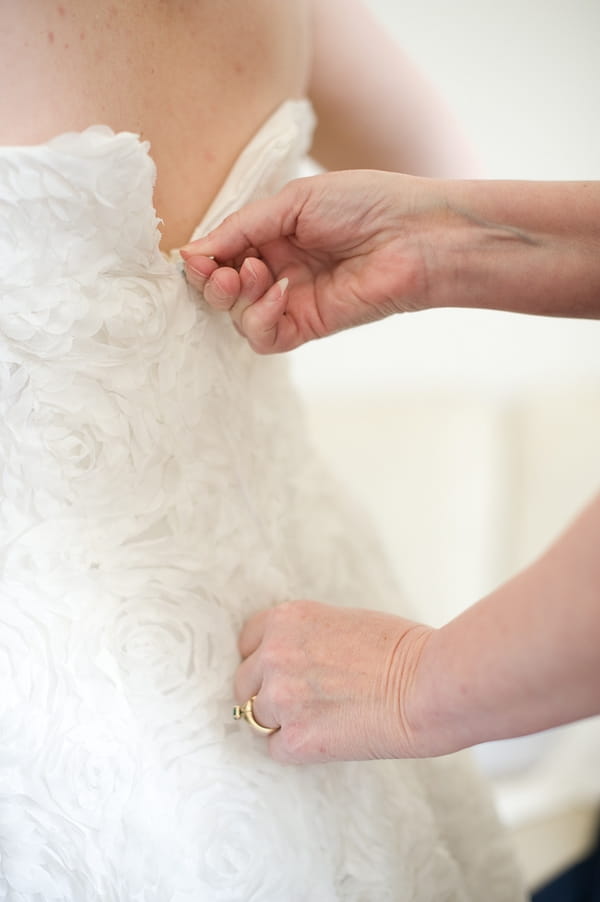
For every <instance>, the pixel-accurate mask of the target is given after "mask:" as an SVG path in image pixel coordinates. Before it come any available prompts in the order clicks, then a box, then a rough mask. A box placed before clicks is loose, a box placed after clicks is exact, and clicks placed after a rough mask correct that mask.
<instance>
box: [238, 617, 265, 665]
mask: <svg viewBox="0 0 600 902" xmlns="http://www.w3.org/2000/svg"><path fill="white" fill-rule="evenodd" d="M268 614H269V610H268V609H267V610H266V611H259V612H258V614H253V616H252V617H250V619H249V620H247V621H246V623H245V624H244V626H243V627H242V631H241V633H240V635H239V639H238V648H239V650H240V654H241V656H242V658H247V657H248V656H249V655H251V654H252V652H253V651H256V649H257V648H258V646H259V645H260V643H261V642H262V637H263V635H264V632H265V621H266V619H267V616H268Z"/></svg>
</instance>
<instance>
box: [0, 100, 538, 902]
mask: <svg viewBox="0 0 600 902" xmlns="http://www.w3.org/2000/svg"><path fill="white" fill-rule="evenodd" d="M311 127H312V113H311V110H310V108H309V106H308V104H307V103H305V102H303V101H296V102H291V101H290V102H287V103H285V104H284V105H283V106H282V107H280V108H279V110H277V111H276V112H275V113H274V115H273V116H272V117H271V118H270V119H269V120H268V121H267V122H266V123H265V124H264V126H263V127H262V128H261V129H260V130H259V132H258V133H257V135H256V137H255V138H254V139H253V140H252V141H251V142H250V144H249V145H248V147H247V148H246V150H245V151H244V152H243V153H242V155H241V157H240V158H239V160H238V162H237V163H236V165H235V167H234V168H233V170H232V172H231V174H230V176H229V178H228V180H227V182H226V184H225V185H224V187H223V189H222V190H221V192H220V193H219V195H218V197H217V198H216V200H215V202H214V204H213V206H212V208H211V210H210V211H209V213H208V215H207V217H206V218H205V220H204V222H203V223H202V224H201V225H200V226H199V228H198V230H197V232H196V234H200V233H202V232H204V231H206V230H207V229H208V228H209V227H210V226H211V225H212V224H216V222H217V221H219V220H220V219H221V218H222V217H223V216H224V215H226V214H227V213H228V212H229V211H231V210H232V209H234V208H235V207H238V206H239V205H241V204H242V203H244V202H245V201H247V200H248V199H250V198H251V197H255V196H259V195H261V194H265V193H268V192H273V191H275V190H276V189H277V188H278V187H279V186H280V185H281V184H282V183H283V182H285V181H286V180H287V179H289V178H290V177H292V176H293V175H294V174H295V172H296V170H297V168H298V164H299V161H300V160H301V158H302V157H303V154H304V153H305V152H306V148H307V145H308V141H309V137H310V132H311ZM154 178H155V167H154V164H153V162H152V159H151V157H150V155H149V147H148V144H147V143H144V142H141V141H140V140H139V138H138V137H137V136H136V135H134V134H131V133H119V134H114V133H113V132H112V131H111V130H110V129H108V128H106V127H93V128H90V129H87V130H86V131H84V132H80V133H73V134H65V135H61V136H59V137H57V138H55V139H54V140H51V141H49V142H47V143H45V144H41V145H37V146H32V147H4V148H2V149H0V294H1V298H0V377H1V388H0V391H1V394H0V397H1V405H2V409H1V415H0V437H1V438H0V461H1V463H0V466H1V502H0V512H1V513H0V529H1V539H0V555H1V571H0V899H2V900H8V902H192V900H193V902H213V900H215V902H216V900H220V902H301V900H303V902H309V900H310V902H333V900H336V902H337V900H343V902H359V900H360V902H386V900H403V902H408V900H411V902H445V900H448V902H450V900H452V902H458V900H469V902H483V900H486V902H517V900H519V899H521V898H522V894H521V889H520V881H519V877H518V875H517V873H516V870H515V868H514V865H513V862H512V859H511V856H510V853H509V851H508V848H507V846H506V844H505V839H504V836H503V834H502V831H501V830H499V828H498V826H497V824H496V821H495V818H494V815H493V813H492V809H491V806H490V802H489V800H488V798H487V794H486V792H485V790H483V789H482V787H481V786H480V784H479V781H478V779H477V778H476V777H475V775H474V774H473V773H472V772H471V770H470V766H469V765H468V763H467V762H466V761H465V760H464V759H463V758H462V757H461V756H458V757H457V758H449V759H440V760H434V761H421V762H373V763H370V762H369V763H358V764H344V765H333V764H331V765H325V766H316V767H314V766H313V767H282V766H280V765H278V764H275V763H273V762H272V761H271V760H270V759H269V757H268V756H267V754H266V745H265V743H264V740H262V739H261V738H260V737H258V736H256V735H254V734H253V733H252V731H251V730H250V729H249V728H248V727H247V725H245V724H243V723H242V724H237V723H235V722H233V720H232V718H231V709H232V701H233V700H232V677H233V673H234V671H235V667H236V664H237V661H238V655H237V650H236V636H237V633H238V631H239V628H240V626H241V624H242V622H243V621H244V619H245V618H246V617H247V616H248V615H249V614H250V613H251V612H253V611H255V610H258V609H260V608H262V607H264V606H265V605H269V604H274V603H276V602H278V601H281V600H284V599H289V598H294V597H314V598H317V599H320V600H326V601H330V602H336V603H344V604H358V605H361V606H364V604H365V599H367V598H368V599H369V601H370V602H371V603H372V604H373V606H376V607H380V608H381V607H384V606H385V605H389V603H390V601H394V600H395V599H396V598H397V594H398V593H397V589H396V587H395V586H394V585H393V582H392V581H391V579H390V577H389V576H388V573H387V570H386V564H385V562H384V561H383V560H382V558H381V556H380V554H379V552H378V550H377V548H376V547H374V545H373V542H372V540H371V539H370V538H369V536H368V534H367V535H364V534H363V527H362V525H361V523H360V520H357V519H353V517H354V516H355V515H354V513H353V511H352V510H351V506H350V504H349V502H348V500H347V499H346V498H345V497H344V496H343V495H340V494H338V492H337V490H336V488H335V486H334V485H333V483H332V480H331V478H330V476H329V475H328V474H323V473H322V472H321V469H320V465H319V464H318V462H317V461H315V459H314V456H313V454H312V452H311V449H310V448H309V447H308V445H307V440H306V437H305V434H304V428H303V423H302V414H301V411H300V410H299V408H298V406H297V402H296V400H295V398H294V395H293V392H292V391H291V389H290V385H289V382H288V376H287V373H286V361H285V359H283V358H263V357H259V356H257V355H255V354H253V353H252V352H251V351H250V350H249V349H248V348H247V346H246V344H245V343H244V341H243V340H242V339H241V338H240V337H239V336H238V335H237V333H236V332H235V330H234V329H233V328H232V326H231V324H230V322H229V319H228V317H227V316H223V315H219V314H218V313H215V312H213V311H212V310H210V309H209V308H208V307H207V306H206V305H205V304H204V302H203V300H202V298H201V297H199V296H198V294H197V293H196V292H195V291H194V290H192V289H191V288H190V287H189V286H188V285H187V283H186V281H185V278H184V276H183V274H182V269H181V265H180V261H179V257H178V254H177V253H173V254H171V255H165V254H163V253H161V251H160V250H159V245H158V241H159V233H158V231H157V219H156V215H155V211H154V208H153V206H152V192H153V183H154Z"/></svg>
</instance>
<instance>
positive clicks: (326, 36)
mask: <svg viewBox="0 0 600 902" xmlns="http://www.w3.org/2000/svg"><path fill="white" fill-rule="evenodd" d="M312 6H313V24H314V29H313V30H314V57H313V65H312V76H311V80H310V87H309V93H310V97H311V100H312V102H313V104H314V106H315V109H316V112H317V116H318V121H319V124H318V127H317V131H316V134H315V143H314V148H313V152H314V156H315V158H316V159H317V160H318V162H319V163H321V164H322V165H323V166H324V167H325V168H327V169H367V168H368V169H388V170H396V171H399V172H407V173H411V174H414V175H428V176H436V177H444V176H452V177H455V178H458V177H461V176H462V177H465V176H471V177H473V176H475V175H477V171H476V170H477V167H476V164H475V160H474V157H473V154H472V152H471V150H470V149H469V148H468V145H467V142H466V140H465V138H464V137H463V135H462V134H461V132H460V130H459V128H458V126H457V124H456V122H455V121H454V119H453V117H452V115H451V114H450V112H449V110H448V109H447V108H446V106H445V105H444V102H443V101H442V99H441V98H440V96H439V95H438V93H437V92H436V91H435V89H434V88H433V86H432V85H431V84H430V83H429V82H428V80H427V78H426V77H425V76H424V75H423V73H421V72H420V71H419V69H418V67H417V66H416V65H415V64H414V63H413V62H412V61H411V60H410V59H409V58H408V56H407V55H406V53H405V52H404V51H403V50H402V49H401V48H400V47H399V46H398V44H397V43H396V42H395V41H394V40H393V39H392V37H390V35H389V34H388V33H387V31H386V29H385V28H384V27H383V26H381V25H380V24H379V23H378V22H377V20H376V19H375V17H374V16H373V15H372V14H371V13H370V12H369V11H368V9H367V8H366V6H365V5H364V4H363V3H361V2H359V0H312Z"/></svg>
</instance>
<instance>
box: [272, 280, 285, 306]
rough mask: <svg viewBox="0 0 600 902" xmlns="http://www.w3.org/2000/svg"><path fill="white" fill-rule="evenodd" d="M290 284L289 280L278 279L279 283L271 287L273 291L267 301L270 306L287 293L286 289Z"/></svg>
mask: <svg viewBox="0 0 600 902" xmlns="http://www.w3.org/2000/svg"><path fill="white" fill-rule="evenodd" d="M289 284H290V280H289V279H288V278H285V279H280V280H279V282H275V284H274V285H273V290H272V291H271V294H270V297H269V300H270V301H271V303H272V304H275V303H276V302H278V301H280V300H281V299H282V297H283V296H284V294H285V293H286V291H287V287H288V285H289ZM277 289H278V290H277Z"/></svg>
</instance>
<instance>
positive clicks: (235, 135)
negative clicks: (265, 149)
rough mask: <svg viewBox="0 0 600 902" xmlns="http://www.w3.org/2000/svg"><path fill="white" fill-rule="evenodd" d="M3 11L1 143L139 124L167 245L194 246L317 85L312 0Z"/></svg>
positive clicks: (44, 5) (29, 3) (28, 0)
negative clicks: (291, 104)
mask: <svg viewBox="0 0 600 902" xmlns="http://www.w3.org/2000/svg"><path fill="white" fill-rule="evenodd" d="M0 15H1V21H2V29H0V77H1V80H2V84H3V86H4V87H3V90H2V92H0V144H36V143H40V142H43V141H46V140H48V138H51V137H53V136H54V135H56V134H60V133H62V132H65V131H78V130H81V129H84V128H87V127H88V126H89V125H93V124H97V123H102V124H106V125H109V126H110V127H111V128H113V129H114V130H115V131H134V132H138V133H139V134H140V135H141V136H142V137H143V138H145V139H148V140H150V142H151V150H152V157H153V159H154V161H155V163H156V166H157V183H156V189H155V205H156V207H157V212H158V215H159V216H160V218H161V219H162V220H163V227H162V231H163V238H162V243H161V244H162V247H163V249H164V250H168V249H169V248H172V247H179V246H180V245H182V244H185V242H186V241H187V240H188V239H189V237H190V234H191V232H192V231H193V229H194V227H195V226H196V224H197V223H198V222H199V221H200V219H201V218H202V215H203V213H204V212H205V211H206V209H207V208H208V206H209V204H210V202H211V200H212V199H213V197H214V195H215V193H216V191H217V190H218V188H219V187H220V185H221V184H222V182H223V180H224V178H225V176H226V175H227V173H228V171H229V169H230V167H231V165H232V163H233V161H234V160H235V159H236V157H237V155H238V154H239V152H240V150H241V149H242V148H243V147H244V146H245V145H246V144H247V142H248V140H249V138H250V137H251V136H252V134H253V133H254V132H255V131H256V129H257V127H258V125H259V124H260V123H261V122H263V121H264V120H265V119H266V118H267V117H268V116H269V114H270V113H271V112H272V111H273V110H274V109H275V108H276V107H277V106H278V105H279V104H280V103H281V102H282V101H283V100H284V99H286V98H288V97H300V96H302V95H303V94H304V93H305V91H306V87H307V79H308V68H309V62H310V46H309V43H310V42H309V9H308V2H307V0H299V2H296V0H295V2H294V3H281V2H280V0H253V2H252V3H251V4H241V3H239V2H238V0H219V2H218V3H214V0H194V2H193V3H192V2H183V3H177V4H176V3H172V2H161V0H117V2H113V3H104V2H102V0H99V2H92V0H77V2H75V0H71V2H69V3H67V2H63V3H60V4H57V3H55V2H49V0H19V3H14V2H12V0H0ZM32 110H35V115H32ZM224 110H226V111H227V115H224V113H223V111H224ZM198 161H201V165H198Z"/></svg>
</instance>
